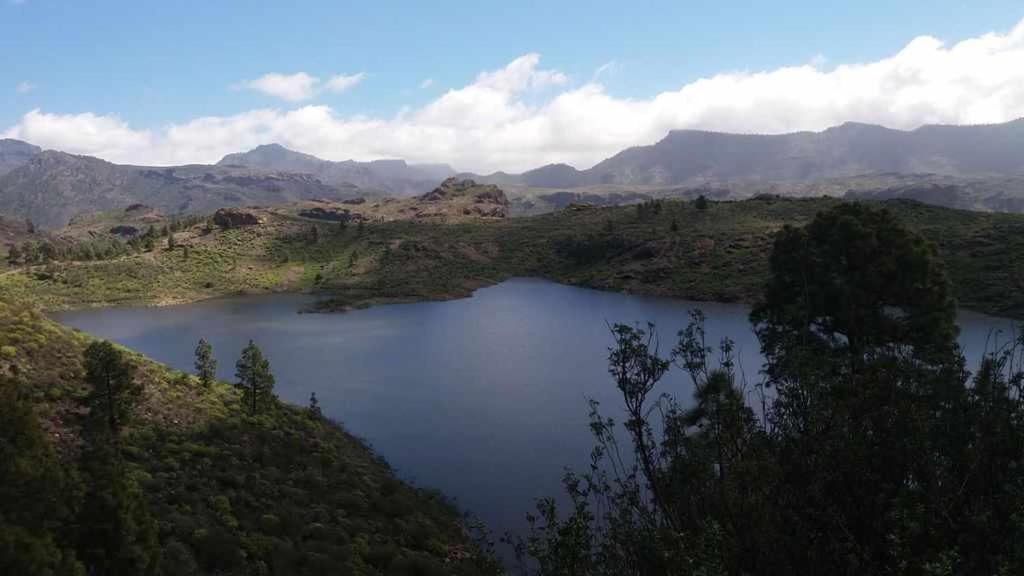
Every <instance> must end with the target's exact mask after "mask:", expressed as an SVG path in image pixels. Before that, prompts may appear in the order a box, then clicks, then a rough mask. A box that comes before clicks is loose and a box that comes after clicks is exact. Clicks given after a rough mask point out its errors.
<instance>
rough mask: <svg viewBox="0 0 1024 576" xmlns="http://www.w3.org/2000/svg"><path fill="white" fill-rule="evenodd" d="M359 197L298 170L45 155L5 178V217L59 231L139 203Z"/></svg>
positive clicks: (168, 205) (0, 200)
mask: <svg viewBox="0 0 1024 576" xmlns="http://www.w3.org/2000/svg"><path fill="white" fill-rule="evenodd" d="M6 147H7V146H4V148H6ZM359 193H360V192H359V189H358V188H356V187H355V186H353V185H340V186H329V185H326V184H324V183H323V182H321V181H320V180H318V179H317V178H316V177H314V176H311V175H309V174H300V173H295V172H282V171H275V170H256V169H252V168H228V167H222V166H206V165H189V166H173V167H159V168H158V167H147V166H126V165H120V164H112V163H110V162H106V161H104V160H100V159H99V158H93V157H91V156H76V155H73V154H66V153H64V152H56V151H53V150H47V151H43V152H39V153H37V154H34V155H32V156H31V157H29V158H28V159H27V160H25V161H24V162H23V163H22V164H21V165H20V166H18V167H16V168H14V169H11V170H9V171H8V172H7V173H6V174H4V175H3V176H0V213H3V214H6V215H8V216H14V217H18V218H27V219H29V220H31V221H32V222H34V223H35V224H36V225H37V226H39V227H40V228H44V229H55V228H60V227H62V226H65V225H66V224H67V223H68V222H69V221H70V220H71V218H73V217H75V216H78V215H81V214H88V213H93V212H103V211H107V210H115V209H120V208H125V207H127V206H130V205H132V204H137V203H142V204H147V205H149V206H153V207H155V208H157V209H160V210H162V211H164V212H166V213H168V214H179V213H201V212H212V211H214V210H216V209H217V208H221V207H224V206H239V205H252V204H264V205H267V204H284V203H287V202H294V201H297V200H310V199H314V198H327V199H334V200H344V199H347V198H352V197H354V196H357V195H359Z"/></svg>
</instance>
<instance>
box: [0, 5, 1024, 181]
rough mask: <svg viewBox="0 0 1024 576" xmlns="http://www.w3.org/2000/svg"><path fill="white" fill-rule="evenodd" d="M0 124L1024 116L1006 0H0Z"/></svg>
mask: <svg viewBox="0 0 1024 576" xmlns="http://www.w3.org/2000/svg"><path fill="white" fill-rule="evenodd" d="M0 53H2V54H3V55H4V57H3V59H0V137H8V138H17V139H21V140H26V141H28V142H32V143H34V144H37V145H39V146H42V147H44V148H52V149H58V150H63V151H66V152H71V153H76V154H88V155H93V156H98V157H101V158H104V159H106V160H109V161H112V162H118V163H132V164H154V165H173V164H181V163H212V162H216V161H217V160H219V159H220V158H221V157H222V156H224V155H225V154H228V153H232V152H238V151H244V150H247V149H250V148H253V147H255V146H257V145H260V144H267V143H272V142H277V143H280V144H282V145H284V146H287V147H289V148H292V149H295V150H299V151H302V152H306V153H310V154H314V155H316V156H319V157H321V158H325V159H329V160H346V159H350V158H352V159H357V160H370V159H376V158H404V159H406V160H407V161H410V162H444V163H448V164H450V165H452V166H453V167H455V168H457V169H459V170H472V171H476V172H491V171H495V170H505V171H509V172H517V171H522V170H527V169H530V168H535V167H537V166H541V165H543V164H547V163H554V162H564V163H568V164H571V165H574V166H576V167H578V168H587V167H589V166H591V165H593V164H594V163H596V162H598V161H600V160H602V159H604V158H606V157H608V156H611V155H613V154H615V153H616V152H618V151H620V150H622V149H623V148H626V147H629V146H636V145H645V144H652V143H654V142H656V141H657V140H659V139H661V138H662V137H664V136H665V134H666V133H667V132H668V131H669V130H672V129H680V128H698V129H708V130H719V131H729V132H742V133H782V132H791V131H797V130H821V129H824V128H827V127H829V126H833V125H838V124H841V123H843V122H846V121H858V122H871V123H876V124H882V125H885V126H889V127H892V128H900V129H913V128H915V127H917V126H920V125H922V124H928V123H949V124H976V123H992V122H1002V121H1008V120H1012V119H1016V118H1019V117H1024V3H1021V2H1020V1H1019V0H1015V1H1001V0H984V1H978V0H974V1H959V2H955V1H943V0H931V1H916V0H913V1H912V0H906V1H900V0H860V1H857V2H837V1H828V2H826V1H818V2H809V1H802V0H797V1H789V2H784V1H763V2H753V1H747V2H737V1H734V2H728V1H725V0H720V1H718V2H695V1H680V0H676V1H664V2H653V1H643V0H634V1H631V2H622V1H621V0H620V1H619V2H608V1H603V0H590V1H583V0H580V1H577V0H568V1H553V0H547V1H536V2H535V1H533V0H519V1H517V2H508V1H507V0H505V1H501V2H492V1H489V0H476V1H465V2H463V1H444V0H437V1H435V2H418V1H417V2H412V1H409V2H393V1H387V0H377V1H374V2H366V1H359V2H342V1H326V0H325V1H317V2H312V1H301V0H296V1H292V2H259V1H256V0H251V1H247V2H233V1H228V0H218V1H216V2H211V1H209V0H206V1H202V2H199V1H194V2H193V1H190V0H178V1H175V2H164V1H161V2H156V1H147V0H135V1H114V0H109V1H105V0H95V1H90V2H82V1H77V0H76V1H71V0H67V1H58V0H0Z"/></svg>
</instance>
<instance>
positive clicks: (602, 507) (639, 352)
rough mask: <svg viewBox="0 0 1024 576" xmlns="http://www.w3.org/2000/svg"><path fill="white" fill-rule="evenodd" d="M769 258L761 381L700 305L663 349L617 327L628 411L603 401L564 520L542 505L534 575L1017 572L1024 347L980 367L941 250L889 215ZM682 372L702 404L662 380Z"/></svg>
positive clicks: (530, 542)
mask: <svg viewBox="0 0 1024 576" xmlns="http://www.w3.org/2000/svg"><path fill="white" fill-rule="evenodd" d="M771 266H772V274H771V278H770V280H769V281H768V283H767V285H766V289H765V294H764V298H763V300H762V301H761V302H760V303H759V305H758V306H756V307H755V309H754V311H753V313H752V315H751V320H752V322H753V324H754V327H755V329H756V331H757V332H758V335H759V337H760V339H761V343H762V348H763V351H764V354H765V357H766V365H765V380H764V381H763V382H761V383H759V384H757V385H756V386H755V387H754V388H753V389H751V390H748V389H747V388H746V387H745V384H744V383H743V382H737V375H736V373H735V371H734V368H733V361H732V357H731V352H732V344H731V342H730V341H728V340H725V341H723V342H722V343H721V345H720V346H719V347H718V352H719V354H718V358H717V360H716V359H715V351H714V350H713V349H712V347H710V346H708V345H707V344H706V342H705V334H704V330H703V317H702V316H701V315H700V313H699V312H696V313H695V314H694V317H693V321H692V323H691V324H690V326H689V327H688V328H686V329H685V330H683V331H681V332H680V333H679V339H678V342H677V344H676V345H675V346H674V347H673V349H672V350H671V352H670V353H669V354H668V355H664V353H662V352H661V351H660V350H659V345H658V339H657V336H656V332H655V330H654V327H653V326H649V327H646V328H642V327H632V326H624V325H618V326H615V327H614V328H613V336H614V337H615V345H614V346H613V347H612V349H611V351H610V355H609V371H610V373H611V375H612V377H613V379H614V381H615V383H616V385H617V387H618V389H619V390H620V392H621V393H622V399H623V404H624V408H625V414H626V419H625V421H624V422H623V426H621V427H619V426H617V425H616V423H615V422H614V421H613V420H611V419H608V418H604V417H602V416H601V415H600V413H599V407H598V406H596V405H594V406H593V411H592V422H591V429H592V431H593V432H594V435H595V438H596V439H597V447H596V449H595V451H594V453H593V459H592V466H591V468H590V469H589V470H587V471H585V472H584V473H581V474H576V473H569V474H568V475H567V476H566V479H565V487H566V489H567V493H568V497H569V498H568V500H569V502H570V506H569V508H568V510H559V508H558V507H557V506H556V504H555V500H553V499H545V500H541V501H540V502H539V503H538V512H537V514H535V515H534V516H533V517H532V518H531V521H532V530H531V532H530V533H529V534H527V535H526V536H525V537H524V538H522V539H519V540H518V541H517V545H518V550H519V552H520V555H521V557H522V558H523V559H524V561H525V562H524V564H523V572H530V573H536V574H542V575H569V574H609V575H611V574H616V575H623V574H637V575H639V574H645V575H646V574H679V575H689V574H735V575H740V574H850V575H854V574H1019V573H1021V571H1022V570H1024V546H1022V544H1021V540H1020V536H1021V534H1022V530H1024V467H1022V464H1024V462H1022V458H1024V396H1022V392H1024V339H1022V340H1019V341H1014V340H1012V339H1011V340H1009V341H1005V342H1004V344H1005V345H1004V346H1002V347H998V348H995V349H993V350H992V351H991V352H990V354H988V356H987V357H986V358H985V359H984V361H983V362H982V364H981V366H979V367H978V368H977V371H976V373H975V374H974V375H973V376H969V375H968V374H967V373H966V372H965V371H964V369H963V359H962V356H961V355H960V352H959V349H958V347H957V344H956V326H955V324H954V320H955V307H954V305H953V301H952V298H951V293H950V289H949V286H948V282H947V280H946V276H945V272H944V270H943V268H942V266H941V265H940V263H939V262H938V261H937V259H936V258H935V248H934V246H932V245H930V244H929V243H927V242H926V241H924V239H923V238H921V237H920V236H918V235H916V234H914V233H912V232H909V231H908V230H907V229H905V228H904V227H903V226H901V225H900V224H899V223H898V222H897V221H896V220H895V219H894V218H893V216H892V215H891V214H888V213H885V212H880V211H877V210H874V209H870V208H867V207H864V206H856V205H845V206H839V207H837V208H835V209H833V210H831V211H829V212H826V213H823V214H821V215H819V216H818V217H817V218H815V220H814V221H813V222H811V223H810V224H809V225H808V226H807V227H805V228H789V227H787V228H784V229H783V230H782V231H780V233H779V234H778V236H777V238H776V240H775V251H774V254H773V256H772V260H771ZM673 366H675V367H676V368H677V369H681V370H683V371H685V372H686V373H687V374H688V375H689V379H690V381H691V382H692V385H693V396H692V399H686V398H681V397H680V395H679V394H678V393H675V392H673V391H669V390H659V389H658V388H659V386H658V385H659V383H660V382H661V381H662V379H663V377H664V375H665V374H666V373H667V372H668V371H669V370H670V369H671V368H672V367H673ZM748 393H749V394H748ZM752 405H753V406H752ZM526 560H528V561H526Z"/></svg>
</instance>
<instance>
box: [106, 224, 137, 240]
mask: <svg viewBox="0 0 1024 576" xmlns="http://www.w3.org/2000/svg"><path fill="white" fill-rule="evenodd" d="M110 233H111V234H113V235H115V236H123V237H125V238H134V237H136V236H138V235H139V229H138V228H136V227H135V226H129V225H127V224H119V225H117V226H114V227H113V228H111V229H110Z"/></svg>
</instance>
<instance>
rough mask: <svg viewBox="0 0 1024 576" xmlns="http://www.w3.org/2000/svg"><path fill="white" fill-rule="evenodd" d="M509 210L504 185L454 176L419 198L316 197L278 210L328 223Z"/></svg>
mask: <svg viewBox="0 0 1024 576" xmlns="http://www.w3.org/2000/svg"><path fill="white" fill-rule="evenodd" d="M509 210H510V202H509V200H508V197H507V196H506V195H505V192H504V191H503V190H502V189H501V188H499V187H497V186H495V185H494V184H478V183H476V182H474V181H473V180H459V179H458V178H454V177H453V178H448V179H446V180H445V181H444V182H442V183H441V184H440V185H439V186H437V187H436V188H434V189H433V190H431V191H430V192H427V193H426V194H423V195H421V196H417V197H415V198H402V199H399V198H383V199H372V200H365V199H359V198H356V199H352V200H343V201H333V202H332V201H324V200H314V201H309V202H304V203H300V204H299V205H298V206H296V207H284V208H281V209H278V210H277V211H278V212H287V213H294V214H296V215H298V216H301V217H303V218H310V219H315V220H323V221H328V222H338V221H345V222H350V221H358V220H364V221H374V222H391V221H396V220H418V221H430V222H445V223H454V222H463V221H470V220H481V219H483V220H500V219H504V218H507V217H508V216H509Z"/></svg>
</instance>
